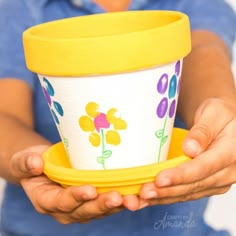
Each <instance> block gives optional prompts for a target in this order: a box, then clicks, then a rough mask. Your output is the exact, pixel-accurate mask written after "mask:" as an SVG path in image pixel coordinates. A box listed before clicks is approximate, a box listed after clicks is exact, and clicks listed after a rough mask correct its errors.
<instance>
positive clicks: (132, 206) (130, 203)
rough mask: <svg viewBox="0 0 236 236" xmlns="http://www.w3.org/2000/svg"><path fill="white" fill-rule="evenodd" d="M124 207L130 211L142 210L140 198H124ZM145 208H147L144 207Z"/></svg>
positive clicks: (128, 196) (133, 196) (134, 196)
mask: <svg viewBox="0 0 236 236" xmlns="http://www.w3.org/2000/svg"><path fill="white" fill-rule="evenodd" d="M123 205H124V206H125V207H126V208H127V209H129V210H130V211H137V210H139V209H140V203H139V198H138V196H136V195H127V196H124V197H123ZM142 207H145V206H142Z"/></svg>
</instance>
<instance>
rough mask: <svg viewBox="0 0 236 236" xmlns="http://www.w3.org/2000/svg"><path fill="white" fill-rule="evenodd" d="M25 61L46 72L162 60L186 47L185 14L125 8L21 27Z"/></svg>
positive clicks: (138, 66) (126, 67)
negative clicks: (120, 10)
mask: <svg viewBox="0 0 236 236" xmlns="http://www.w3.org/2000/svg"><path fill="white" fill-rule="evenodd" d="M23 45H24V52H25V60H26V65H27V67H28V69H29V70H31V71H33V72H35V73H38V74H41V75H48V76H87V75H101V74H114V73H123V72H130V71H136V70H142V69H146V68H151V67H155V66H159V65H163V64H168V63H171V62H174V61H177V60H179V59H182V58H183V57H185V56H186V55H187V54H188V53H189V52H190V50H191V36H190V25H189V19H188V16H187V15H185V14H183V13H181V12H177V11H159V10H148V11H126V12H115V13H114V12H113V13H103V14H94V15H88V16H79V17H72V18H67V19H63V20H56V21H52V22H47V23H43V24H39V25H36V26H33V27H31V28H29V29H27V30H26V31H25V32H24V33H23Z"/></svg>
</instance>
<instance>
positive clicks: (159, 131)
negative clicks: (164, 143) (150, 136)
mask: <svg viewBox="0 0 236 236" xmlns="http://www.w3.org/2000/svg"><path fill="white" fill-rule="evenodd" d="M163 134H164V130H163V129H160V130H157V131H156V132H155V135H156V137H157V138H162V136H163Z"/></svg>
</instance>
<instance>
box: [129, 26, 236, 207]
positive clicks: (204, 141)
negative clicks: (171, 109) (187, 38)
mask: <svg viewBox="0 0 236 236" xmlns="http://www.w3.org/2000/svg"><path fill="white" fill-rule="evenodd" d="M192 41H193V50H192V52H191V53H190V55H189V56H188V57H187V58H186V59H185V62H184V68H183V75H182V85H181V92H180V94H181V95H180V103H179V110H178V111H179V113H180V114H181V116H182V118H183V119H184V120H185V122H186V123H187V125H188V127H189V128H190V131H189V133H188V135H187V138H186V139H185V142H184V144H183V150H184V152H185V154H186V155H189V156H192V157H193V160H191V161H189V162H187V163H185V164H182V165H180V166H179V167H176V168H173V169H170V170H166V171H163V172H161V173H160V174H159V175H158V176H157V177H156V180H155V182H153V183H148V184H144V185H143V187H142V189H141V191H140V199H139V201H140V204H139V206H147V205H153V204H171V203H176V202H184V201H190V200H196V199H199V198H202V197H207V196H212V195H216V194H222V193H225V192H227V191H228V190H229V189H230V187H231V185H232V184H233V183H235V182H236V175H235V173H236V164H235V163H236V148H235V140H236V91H235V85H234V80H233V74H232V71H231V63H230V56H229V53H228V50H227V47H226V46H225V44H224V42H223V41H222V40H221V39H220V38H219V37H218V36H217V35H215V34H213V33H210V32H207V31H195V32H193V34H192ZM136 200H137V199H136ZM129 203H130V199H126V200H125V206H126V207H127V208H129ZM137 209H138V207H137Z"/></svg>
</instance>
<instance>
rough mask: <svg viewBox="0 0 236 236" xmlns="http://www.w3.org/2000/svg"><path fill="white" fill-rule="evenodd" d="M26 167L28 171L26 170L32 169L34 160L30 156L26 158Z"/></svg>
mask: <svg viewBox="0 0 236 236" xmlns="http://www.w3.org/2000/svg"><path fill="white" fill-rule="evenodd" d="M26 163H27V166H26V168H27V169H28V170H32V169H33V168H34V158H33V157H32V156H29V157H28V158H27V162H26Z"/></svg>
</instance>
